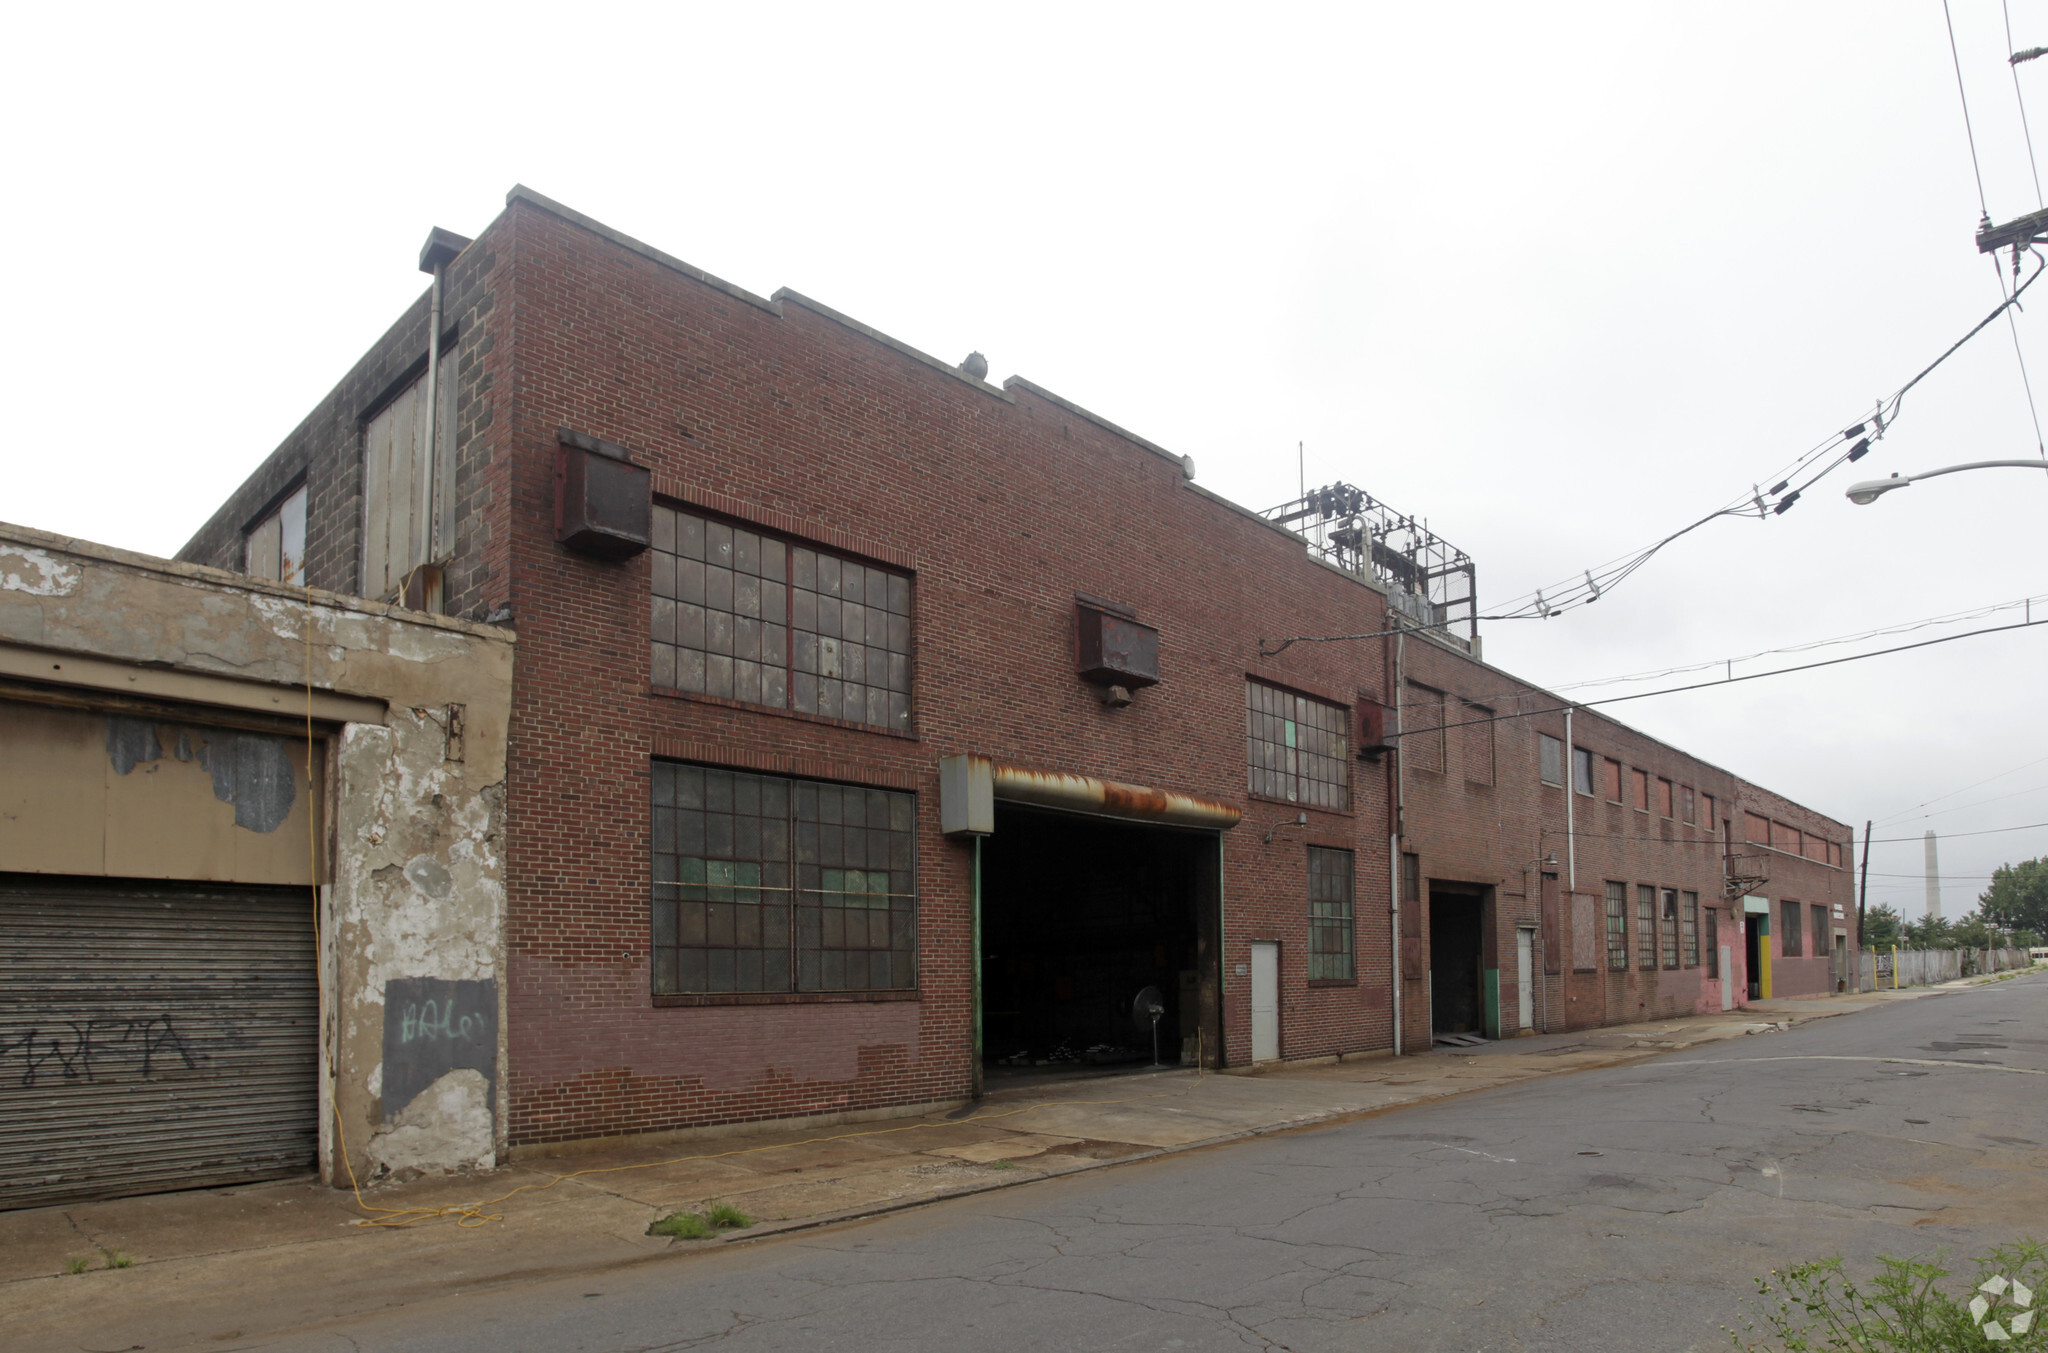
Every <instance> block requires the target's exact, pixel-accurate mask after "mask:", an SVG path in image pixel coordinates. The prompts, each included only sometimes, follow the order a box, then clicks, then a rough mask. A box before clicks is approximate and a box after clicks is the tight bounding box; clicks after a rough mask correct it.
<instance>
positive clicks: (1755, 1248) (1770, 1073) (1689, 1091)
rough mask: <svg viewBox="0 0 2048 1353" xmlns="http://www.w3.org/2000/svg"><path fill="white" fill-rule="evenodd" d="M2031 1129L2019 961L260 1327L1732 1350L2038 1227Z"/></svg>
mask: <svg viewBox="0 0 2048 1353" xmlns="http://www.w3.org/2000/svg"><path fill="white" fill-rule="evenodd" d="M1898 1059H1910V1060H1898ZM2044 1143H2048V977H2041V976H2034V977H2025V978H2019V979H2015V980H2012V981H2007V982H2002V983H1997V984H1994V985H1991V986H1987V987H1981V988H1975V989H1971V990H1967V991H1960V992H1955V993H1951V994H1941V995H1936V996H1931V997H1928V998H1926V999H1923V1000H1917V1001H1911V1002H1901V1003H1899V1004H1897V1005H1893V1006H1889V1007H1886V1008H1884V1009H1880V1010H1873V1011H1870V1012H1867V1013H1863V1014H1859V1015H1855V1016H1853V1017H1849V1018H1844V1019H1833V1020H1821V1021H1817V1022H1815V1023H1812V1024H1809V1025H1806V1026H1804V1027H1802V1028H1799V1029H1796V1030H1793V1031H1791V1032H1788V1033H1779V1034H1766V1035H1761V1036H1757V1037H1749V1038H1743V1039H1739V1040H1732V1041H1726V1042H1721V1043H1716V1044H1709V1045H1706V1046H1703V1047H1700V1048H1696V1049H1693V1050H1691V1051H1689V1052H1682V1053H1676V1054H1673V1055H1671V1056H1669V1057H1665V1058H1661V1059H1657V1060H1654V1061H1649V1062H1638V1063H1635V1064H1633V1065H1629V1066H1623V1067H1615V1068H1611V1069H1607V1070H1602V1071H1591V1072H1583V1073H1578V1074H1572V1075H1560V1076H1555V1077H1547V1078H1544V1079H1542V1080H1540V1081H1534V1082H1529V1083H1525V1084H1522V1085H1518V1086H1512V1087H1508V1088H1505V1089H1499V1090H1491V1091H1485V1092H1481V1093H1477V1094H1473V1095H1469V1096H1465V1097H1462V1098H1458V1099H1453V1100H1449V1101H1439V1102H1437V1103H1434V1104H1431V1105H1428V1106H1425V1107H1418V1108H1413V1109H1407V1110H1402V1111H1398V1112H1394V1113H1389V1114H1385V1115H1382V1116H1380V1117H1376V1118H1370V1119H1363V1120H1358V1121H1353V1122H1350V1123H1346V1124H1342V1125H1339V1126H1335V1127H1325V1128H1320V1129H1315V1130H1311V1131H1303V1132H1300V1133H1296V1134H1292V1135H1287V1136H1280V1137H1269V1138H1263V1139H1259V1140H1255V1141H1250V1142H1245V1143H1240V1144H1236V1145H1232V1146H1227V1147H1221V1148H1217V1149H1213V1150H1209V1151H1204V1152H1197V1153H1193V1154H1189V1155H1183V1156H1178V1157H1173V1158H1169V1159H1166V1160H1160V1161H1154V1162H1149V1163H1145V1164H1140V1165H1134V1166H1130V1167H1126V1168H1121V1169H1115V1170H1107V1171H1097V1172H1093V1173H1089V1174H1085V1175H1081V1176H1077V1177H1075V1178H1072V1179H1065V1180H1052V1181H1048V1182H1045V1183H1041V1184H1035V1185H1031V1186H1028V1187H1024V1188H1018V1189H1012V1190H1007V1191H1003V1192H1000V1193H996V1194H991V1195H984V1196H981V1197H976V1198H968V1199H961V1200H957V1201H954V1202H950V1203H944V1204H940V1205H937V1206H933V1207H929V1208H924V1209H921V1210H918V1211H914V1212H909V1213H902V1214H897V1215H894V1216H891V1217H886V1218H881V1219H877V1220H874V1221H871V1222H866V1223H863V1224H859V1225H852V1226H846V1227H843V1228H839V1229H835V1230H828V1231H820V1232H816V1233H809V1234H805V1235H800V1236H794V1237H787V1238H783V1239H779V1240H774V1241H770V1242H764V1243H762V1244H759V1245H735V1246H728V1247H722V1248H719V1249H717V1250H713V1251H709V1252H703V1253H697V1254H691V1255H687V1256H682V1255H679V1256H676V1257H674V1258H664V1259H661V1260H659V1261H655V1262H651V1263H648V1264H644V1265H639V1266H635V1267H633V1268H629V1269H624V1270H618V1269H614V1270H610V1271H608V1272H605V1273H603V1274H601V1275H598V1276H591V1277H583V1278H573V1277H572V1278H567V1279H562V1280H558V1281H551V1282H545V1283H535V1284H526V1285H521V1286H518V1287H516V1288H507V1289H505V1290H499V1291H494V1292H486V1293H481V1294H471V1295H466V1296H463V1297H460V1298H451V1299H449V1300H446V1301H442V1302H433V1303H427V1304H424V1305H414V1306H409V1307H406V1308H404V1309H402V1310H399V1311H396V1312H390V1313H387V1314H383V1315H380V1316H377V1317H374V1318H370V1319H364V1320H357V1321H351V1322H347V1323H344V1324H337V1325H332V1326H327V1327H325V1328H323V1329H319V1330H307V1331H302V1332H300V1333H298V1334H295V1335H292V1336H290V1337H287V1338H282V1339H278V1340H272V1341H268V1342H264V1343H261V1344H258V1345H254V1346H255V1347H261V1348H265V1349H282V1350H291V1351H292V1353H342V1350H351V1351H352V1353H372V1351H375V1350H399V1349H405V1350H413V1349H431V1350H450V1351H451V1353H470V1351H471V1350H474V1351H475V1353H485V1351H486V1350H488V1353H508V1351H520V1350H529V1349H531V1350H551V1351H553V1350H560V1351H562V1353H568V1351H569V1350H592V1351H593V1353H595V1351H600V1350H601V1351H602V1353H624V1351H625V1350H636V1351H637V1350H670V1349H675V1350H681V1349H717V1350H720V1353H754V1351H755V1350H776V1353H789V1351H791V1350H811V1349H817V1350H832V1351H833V1353H844V1350H847V1349H862V1350H894V1349H902V1350H931V1351H933V1353H939V1351H946V1353H951V1351H952V1350H967V1351H971V1353H1003V1351H1005V1350H1012V1349H1015V1350H1027V1349H1028V1350H1043V1349H1075V1350H1111V1349H1116V1350H1122V1349H1147V1350H1149V1349H1188V1350H1207V1349H1233V1350H1237V1349H1246V1348H1283V1349H1296V1350H1304V1351H1306V1350H1321V1349H1343V1350H1347V1351H1351V1350H1359V1349H1400V1350H1436V1349H1445V1350H1451V1349H1456V1350H1481V1349H1488V1350H1492V1349H1502V1350H1505V1349H1521V1350H1559V1351H1560V1353H1562V1351H1563V1350H1571V1351H1572V1353H1585V1351H1586V1350H1604V1349H1614V1350H1628V1353H1641V1351H1642V1350H1663V1349H1671V1350H1678V1349H1726V1348H1728V1347H1729V1344H1728V1336H1727V1335H1726V1334H1725V1333H1724V1332H1723V1330H1722V1326H1724V1325H1730V1326H1733V1325H1738V1324H1739V1323H1740V1321H1741V1318H1742V1316H1743V1314H1744V1309H1745V1299H1746V1298H1748V1297H1749V1296H1750V1295H1751V1293H1752V1291H1753V1282H1754V1279H1755V1278H1756V1277H1757V1276H1758V1275H1760V1274H1763V1273H1765V1272H1767V1271H1769V1270H1771V1269H1773V1268H1782V1267H1783V1266H1785V1265H1786V1264H1788V1263H1792V1262H1797V1261H1799V1260H1802V1259H1808V1258H1817V1257H1821V1256H1825V1255H1830V1254H1836V1253H1841V1254H1845V1255H1847V1256H1849V1257H1850V1258H1851V1259H1852V1260H1864V1261H1867V1260H1868V1259H1870V1258H1871V1257H1873V1256H1875V1255H1877V1254H1880V1253H1899V1254H1905V1253H1925V1252H1928V1251H1931V1250H1933V1249H1935V1248H1937V1247H1940V1246H1946V1247H1949V1249H1950V1250H1951V1251H1952V1252H1955V1253H1958V1254H1962V1255H1968V1254H1972V1253H1975V1252H1977V1251H1978V1250H1981V1249H1982V1248H1983V1247H1984V1246H1986V1245H1988V1244H1992V1243H1996V1242H1999V1241H2005V1240H2011V1239H2016V1238H2018V1237H2020V1236H2022V1235H2024V1234H2027V1233H2028V1230H2029V1227H2030V1226H2031V1229H2032V1233H2033V1234H2035V1235H2037V1236H2041V1237H2043V1238H2048V1146H2044ZM311 1277H312V1275H309V1279H310V1278H311ZM245 1346H247V1345H245Z"/></svg>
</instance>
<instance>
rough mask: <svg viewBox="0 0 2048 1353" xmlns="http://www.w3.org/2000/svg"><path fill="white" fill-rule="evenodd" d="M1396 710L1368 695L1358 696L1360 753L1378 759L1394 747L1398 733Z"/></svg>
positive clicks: (1365, 758)
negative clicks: (1395, 717)
mask: <svg viewBox="0 0 2048 1353" xmlns="http://www.w3.org/2000/svg"><path fill="white" fill-rule="evenodd" d="M1394 723H1395V719H1394V711H1393V710H1391V709H1389V708H1388V707H1387V706H1385V705H1383V704H1381V703H1380V702H1379V701H1377V700H1374V699H1371V698H1370V697H1368V696H1365V695H1360V696H1359V697H1358V755H1359V757H1360V758H1361V759H1363V760H1366V761H1377V760H1379V759H1380V757H1381V756H1382V755H1383V754H1384V753H1386V752H1388V751H1391V750H1392V749H1393V746H1394V740H1395V737H1396V735H1397V734H1398V733H1399V732H1400V730H1399V729H1398V728H1396V727H1395V726H1394Z"/></svg>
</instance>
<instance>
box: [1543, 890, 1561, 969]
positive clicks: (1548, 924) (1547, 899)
mask: <svg viewBox="0 0 2048 1353" xmlns="http://www.w3.org/2000/svg"><path fill="white" fill-rule="evenodd" d="M1537 905H1538V907H1539V908H1540V909H1541V910H1540V912H1539V915H1540V916H1541V918H1542V924H1543V971H1545V972H1556V971H1557V970H1558V968H1559V965H1560V961H1561V960H1562V959H1563V957H1564V943H1563V940H1562V939H1561V938H1560V936H1559V933H1558V932H1559V930H1560V925H1559V920H1558V914H1557V908H1558V897H1557V875H1555V874H1550V873H1546V874H1544V875H1543V879H1542V892H1541V894H1540V895H1539V896H1538V898H1537Z"/></svg>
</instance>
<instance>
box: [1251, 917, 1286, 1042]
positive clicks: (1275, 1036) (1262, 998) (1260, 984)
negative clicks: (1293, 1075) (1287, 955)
mask: <svg viewBox="0 0 2048 1353" xmlns="http://www.w3.org/2000/svg"><path fill="white" fill-rule="evenodd" d="M1279 1056H1280V946H1279V945H1278V944H1277V943H1275V942H1274V941H1272V940H1253V941H1252V1060H1253V1061H1254V1062H1270V1061H1273V1060H1274V1059H1276V1058H1278V1057H1279Z"/></svg>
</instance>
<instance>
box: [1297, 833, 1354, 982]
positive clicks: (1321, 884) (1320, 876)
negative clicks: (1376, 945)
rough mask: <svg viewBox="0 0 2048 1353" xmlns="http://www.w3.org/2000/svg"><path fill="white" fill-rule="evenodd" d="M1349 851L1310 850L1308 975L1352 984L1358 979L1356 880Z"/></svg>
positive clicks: (1323, 979)
mask: <svg viewBox="0 0 2048 1353" xmlns="http://www.w3.org/2000/svg"><path fill="white" fill-rule="evenodd" d="M1353 872H1354V866H1353V862H1352V854H1351V852H1350V851H1348V850H1332V849H1330V848H1328V847H1325V846H1310V847H1309V848H1308V976H1309V980H1310V981H1311V982H1316V981H1349V980H1351V979H1353V978H1355V977H1357V976H1358V965H1357V961H1356V959H1355V957H1354V952H1355V945H1354V943H1353V940H1352V933H1353V923H1352V877H1353Z"/></svg>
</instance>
